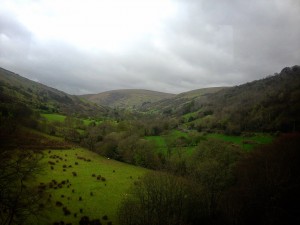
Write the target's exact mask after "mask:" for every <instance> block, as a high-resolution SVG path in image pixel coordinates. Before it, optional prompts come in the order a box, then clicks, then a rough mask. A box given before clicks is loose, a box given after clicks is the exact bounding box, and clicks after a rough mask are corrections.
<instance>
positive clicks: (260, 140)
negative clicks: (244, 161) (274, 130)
mask: <svg viewBox="0 0 300 225" xmlns="http://www.w3.org/2000/svg"><path fill="white" fill-rule="evenodd" d="M206 136H207V137H208V138H214V139H219V140H223V141H227V142H231V143H234V144H237V145H239V146H240V147H242V148H243V149H245V150H251V149H253V148H254V147H255V146H257V145H260V144H268V143H271V142H272V141H273V137H272V136H271V135H270V134H255V135H254V136H251V137H243V136H229V135H224V134H208V135H206Z"/></svg>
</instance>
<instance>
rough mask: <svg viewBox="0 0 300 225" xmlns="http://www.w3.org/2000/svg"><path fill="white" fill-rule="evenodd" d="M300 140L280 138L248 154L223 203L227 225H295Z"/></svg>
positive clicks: (285, 136) (236, 169)
mask: <svg viewBox="0 0 300 225" xmlns="http://www.w3.org/2000/svg"><path fill="white" fill-rule="evenodd" d="M299 144H300V136H299V134H289V135H283V136H281V137H280V138H279V139H278V140H276V141H275V142H274V143H273V144H270V145H265V146H262V147H261V148H259V149H256V150H254V151H252V152H251V153H250V154H247V155H246V157H244V158H243V159H242V160H241V161H240V162H239V163H238V164H237V166H236V168H235V170H234V174H235V177H236V179H237V180H236V183H235V184H234V185H233V187H232V188H230V189H229V190H228V191H227V193H226V195H225V199H224V202H223V211H224V214H225V215H226V218H227V220H228V222H229V224H245V225H247V224H275V225H277V224H278V225H279V224H298V223H299V221H300V216H299V215H300V210H299V204H298V203H299V201H300V197H299V187H300V152H299V150H298V149H299Z"/></svg>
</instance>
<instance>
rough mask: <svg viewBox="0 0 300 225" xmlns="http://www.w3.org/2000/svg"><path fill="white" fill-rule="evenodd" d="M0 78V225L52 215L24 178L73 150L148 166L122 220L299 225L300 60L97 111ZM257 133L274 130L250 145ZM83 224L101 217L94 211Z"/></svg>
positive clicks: (122, 208) (10, 76)
mask: <svg viewBox="0 0 300 225" xmlns="http://www.w3.org/2000/svg"><path fill="white" fill-rule="evenodd" d="M0 83H1V86H0V100H1V101H0V102H1V103H0V141H1V142H0V161H1V162H0V224H20V223H25V224H26V223H28V224H30V222H26V221H27V220H26V219H27V218H32V215H34V216H35V217H36V218H39V216H40V214H41V213H42V211H45V210H50V211H51V208H50V207H49V208H47V207H45V205H47V203H46V202H45V192H44V190H43V191H41V190H40V189H37V188H36V187H35V186H34V185H29V184H31V181H32V180H34V178H35V176H36V175H38V174H39V173H40V171H43V165H42V164H41V163H40V162H41V160H42V158H43V157H45V156H44V151H43V150H45V149H47V150H53V151H55V150H57V151H58V150H59V149H60V150H63V149H71V150H72V149H73V148H75V147H77V146H82V147H84V148H86V149H89V150H91V151H93V152H95V153H97V154H99V155H101V156H105V157H106V158H109V159H114V160H117V161H121V162H124V163H127V164H132V165H135V166H138V167H144V168H148V169H149V172H148V173H146V175H145V176H143V177H141V178H140V179H139V180H137V181H135V182H134V185H132V187H131V188H130V190H128V191H129V194H128V195H126V196H125V197H124V198H122V199H120V204H119V207H118V210H117V215H116V218H118V222H117V223H118V224H123V225H141V224H145V225H146V224H149V225H150V224H152V225H155V224H157V225H159V224H170V225H171V224H174V225H176V224H178V225H186V224H190V225H192V224H299V222H300V216H299V215H300V207H299V206H298V204H297V203H298V202H299V201H300V195H299V188H300V152H299V151H298V146H299V144H300V134H299V129H300V67H299V66H294V67H291V68H284V69H283V70H282V71H281V72H280V73H279V74H274V75H272V76H268V77H266V78H265V79H262V80H257V81H253V82H250V83H247V84H243V85H240V86H236V87H230V88H214V89H205V90H201V91H200V92H195V91H193V92H191V93H184V94H180V95H178V96H171V97H170V98H165V99H163V100H157V101H156V102H152V103H149V102H145V104H141V106H140V107H139V108H138V107H135V108H134V109H133V108H131V109H130V110H128V109H126V108H122V107H121V108H119V107H115V108H109V107H106V106H99V105H97V104H95V103H92V102H89V101H88V100H86V99H84V98H82V97H79V96H71V95H68V94H66V93H63V92H61V91H58V90H55V89H52V88H49V87H47V86H44V85H42V84H39V83H36V82H33V81H30V80H27V79H25V78H22V77H21V76H19V75H16V74H14V73H12V72H9V71H7V70H4V69H0ZM44 115H61V117H62V118H63V120H61V121H56V120H49V119H47V118H45V116H44ZM85 121H88V122H85ZM215 134H218V135H223V136H222V137H236V138H239V140H241V144H237V143H235V142H230V141H229V142H228V141H224V140H221V139H216V138H212V137H213V135H215ZM258 134H259V135H262V136H263V135H270V136H271V137H272V141H271V143H268V144H264V145H262V144H261V143H259V142H258V141H257V142H256V141H253V140H254V139H251V137H253V136H255V135H258ZM245 146H250V148H249V149H246V148H245ZM99 207H100V206H99ZM105 221H106V220H105V219H104V222H102V224H108V222H107V223H106V222H105ZM77 222H78V223H79V224H101V223H100V221H98V220H95V221H93V222H91V221H90V220H89V218H87V217H82V218H81V219H80V218H78V220H77Z"/></svg>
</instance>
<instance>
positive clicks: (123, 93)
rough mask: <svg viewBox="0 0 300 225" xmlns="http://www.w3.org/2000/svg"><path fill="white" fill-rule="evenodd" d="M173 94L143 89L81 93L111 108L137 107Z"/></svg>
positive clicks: (92, 100) (90, 99) (86, 97)
mask: <svg viewBox="0 0 300 225" xmlns="http://www.w3.org/2000/svg"><path fill="white" fill-rule="evenodd" d="M173 96H175V95H174V94H169V93H163V92H157V91H149V90H143V89H123V90H113V91H107V92H102V93H99V94H89V95H82V97H83V98H85V99H87V100H89V101H91V102H94V103H97V104H99V105H104V106H109V107H111V108H130V109H138V108H140V107H141V106H144V105H147V104H151V103H153V102H158V101H160V100H162V99H168V98H171V97H173Z"/></svg>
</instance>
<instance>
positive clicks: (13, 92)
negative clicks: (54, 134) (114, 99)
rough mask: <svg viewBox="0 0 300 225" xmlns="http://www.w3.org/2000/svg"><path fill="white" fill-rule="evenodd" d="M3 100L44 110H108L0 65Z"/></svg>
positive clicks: (98, 112)
mask: <svg viewBox="0 0 300 225" xmlns="http://www.w3.org/2000/svg"><path fill="white" fill-rule="evenodd" d="M0 97H1V102H12V101H13V102H15V103H23V104H25V105H28V106H30V107H31V108H34V109H37V110H39V111H43V112H58V113H63V114H77V115H86V116H90V115H101V114H105V113H106V112H107V109H105V108H104V107H102V106H99V105H95V104H93V103H90V102H88V101H86V100H84V99H81V98H80V97H78V96H74V95H69V94H67V93H64V92H62V91H59V90H56V89H54V88H51V87H48V86H46V85H43V84H40V83H38V82H35V81H32V80H29V79H27V78H24V77H22V76H20V75H18V74H15V73H13V72H10V71H8V70H5V69H3V68H1V67H0Z"/></svg>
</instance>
